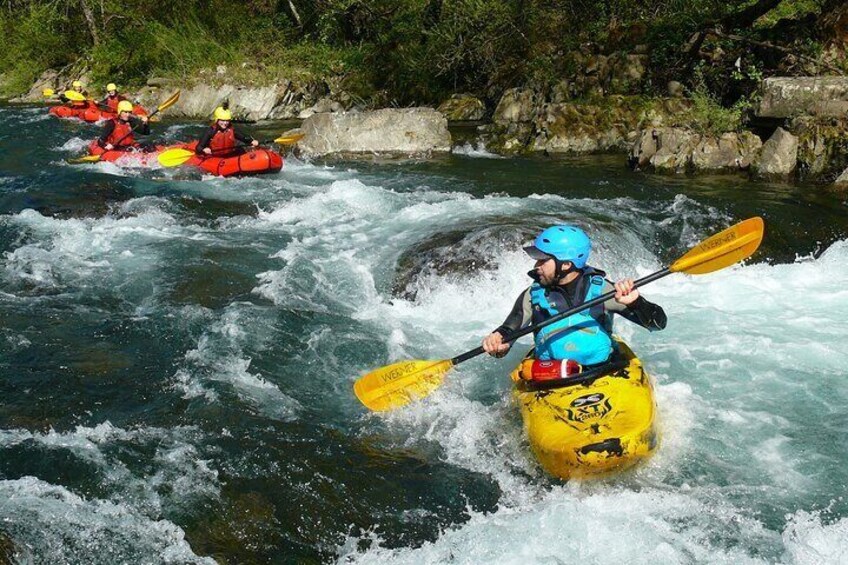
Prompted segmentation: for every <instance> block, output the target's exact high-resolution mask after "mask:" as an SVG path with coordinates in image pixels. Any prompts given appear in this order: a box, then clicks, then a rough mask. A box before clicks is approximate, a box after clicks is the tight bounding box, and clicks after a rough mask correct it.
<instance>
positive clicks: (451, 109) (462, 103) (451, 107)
mask: <svg viewBox="0 0 848 565" xmlns="http://www.w3.org/2000/svg"><path fill="white" fill-rule="evenodd" d="M438 111H439V112H441V113H442V114H444V116H445V117H446V118H447V119H448V121H449V122H467V121H477V120H482V119H483V117H484V116H485V115H486V106H485V105H484V104H483V101H482V100H480V99H479V98H477V97H475V96H472V95H471V94H454V95H452V96H451V97H450V98H448V99H447V100H445V101H444V102H442V103H441V104H440V105H439V107H438Z"/></svg>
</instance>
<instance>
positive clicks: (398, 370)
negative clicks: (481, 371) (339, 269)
mask: <svg viewBox="0 0 848 565" xmlns="http://www.w3.org/2000/svg"><path fill="white" fill-rule="evenodd" d="M763 229H764V226H763V219H762V218H759V217H754V218H749V219H747V220H745V221H743V222H739V223H738V224H736V225H735V226H732V227H729V228H727V229H726V230H724V231H723V232H720V233H717V234H716V235H714V236H712V237H709V238H707V239H705V240H704V241H702V242H701V243H699V244H698V245H696V246H695V247H693V248H692V249H690V250H689V251H688V252H687V253H686V254H685V255H683V256H682V257H680V258H679V259H677V260H676V261H675V262H674V263H672V264H671V266H670V267H666V268H664V269H662V270H660V271H657V272H656V273H653V274H650V275H648V276H646V277H642V278H641V279H639V280H637V281H635V282H634V283H633V288H638V287H640V286H643V285H646V284H648V283H650V282H653V281H655V280H657V279H661V278H662V277H664V276H666V275H669V274H671V273H687V274H690V275H703V274H706V273H711V272H713V271H718V270H719V269H723V268H725V267H728V266H730V265H733V264H734V263H737V262H739V261H741V260H743V259H745V258H747V257H750V256H751V255H752V254H753V253H754V251H756V250H757V248H758V247H759V246H760V242H761V241H762V240H763ZM614 296H615V292H614V291H613V292H608V293H606V294H604V295H602V296H599V297H597V298H595V299H593V300H590V301H588V302H585V303H583V304H580V305H579V306H576V307H574V308H571V309H569V310H566V311H565V312H562V313H560V314H557V315H556V316H554V317H552V318H549V319H547V320H545V321H544V322H542V323H540V324H536V325H530V326H527V327H526V328H524V329H521V330H518V331H516V332H513V333H511V334H509V335H507V336H504V338H503V341H504V343H509V342H511V341H515V340H516V339H518V338H519V337H521V336H523V335H527V334H529V333H531V332H534V331H536V330H538V329H541V328H543V327H545V326H547V325H549V324H553V323H554V322H557V321H559V320H562V319H564V318H567V317H569V316H573V315H574V314H577V313H578V312H581V311H583V310H586V309H589V308H591V307H593V306H597V305H598V304H602V303H604V302H606V301H607V300H609V299H610V298H613V297H614ZM481 353H483V348H482V347H477V348H476V349H472V350H471V351H467V352H465V353H463V354H462V355H458V356H456V357H454V358H453V359H444V360H441V361H438V360H436V361H401V362H399V363H393V364H392V365H387V366H385V367H382V368H380V369H377V370H376V371H372V372H370V373H368V374H367V375H364V376H363V377H361V378H360V379H359V380H357V381H356V383H355V384H354V385H353V391H354V393H356V397H357V398H358V399H359V401H360V402H362V404H364V405H365V406H366V407H367V408H369V409H370V410H374V411H375V412H380V411H383V410H392V409H394V408H400V407H401V406H406V405H407V404H409V403H410V402H412V401H413V400H415V399H418V398H422V397H424V396H427V395H428V394H430V393H432V392H433V391H434V390H436V389H437V388H438V387H439V386H441V384H442V381H443V380H444V377H445V374H447V372H448V371H450V370H451V368H453V367H454V366H455V365H459V364H460V363H462V362H463V361H467V360H469V359H471V358H472V357H476V356H477V355H480V354H481Z"/></svg>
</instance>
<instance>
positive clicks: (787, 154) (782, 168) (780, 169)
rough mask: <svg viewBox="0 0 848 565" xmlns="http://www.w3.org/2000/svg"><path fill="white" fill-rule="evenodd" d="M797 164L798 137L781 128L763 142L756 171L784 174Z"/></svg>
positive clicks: (766, 173)
mask: <svg viewBox="0 0 848 565" xmlns="http://www.w3.org/2000/svg"><path fill="white" fill-rule="evenodd" d="M797 164H798V138H797V137H795V136H794V135H792V134H791V133H789V132H788V131H786V130H785V129H783V128H777V131H775V132H774V134H773V135H772V136H771V137H770V138H769V140H768V141H766V142H765V143H764V144H763V150H762V154H761V155H760V161H759V163H758V165H757V172H758V173H759V174H760V175H775V176H786V175H789V174H791V173H792V171H794V170H795V167H796V165H797Z"/></svg>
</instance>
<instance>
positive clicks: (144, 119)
mask: <svg viewBox="0 0 848 565" xmlns="http://www.w3.org/2000/svg"><path fill="white" fill-rule="evenodd" d="M139 119H141V121H142V122H143V123H145V124H146V123H147V120H149V119H150V118H148V117H147V116H139Z"/></svg>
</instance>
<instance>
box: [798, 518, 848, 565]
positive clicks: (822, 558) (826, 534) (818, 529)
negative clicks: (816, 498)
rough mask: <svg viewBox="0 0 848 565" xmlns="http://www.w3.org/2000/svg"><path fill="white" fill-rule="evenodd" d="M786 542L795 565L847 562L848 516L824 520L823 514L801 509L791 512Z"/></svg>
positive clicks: (829, 564) (837, 564)
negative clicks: (832, 520)
mask: <svg viewBox="0 0 848 565" xmlns="http://www.w3.org/2000/svg"><path fill="white" fill-rule="evenodd" d="M783 544H784V545H785V546H786V552H787V557H788V559H787V561H788V562H790V563H793V564H794V565H840V564H843V563H848V518H842V519H840V520H836V521H834V522H832V523H829V524H825V523H824V522H823V520H822V518H821V516H820V514H818V513H810V512H805V511H804V510H799V511H798V512H796V513H795V514H793V515H791V516H789V521H788V523H787V525H786V529H785V530H784V531H783Z"/></svg>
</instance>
